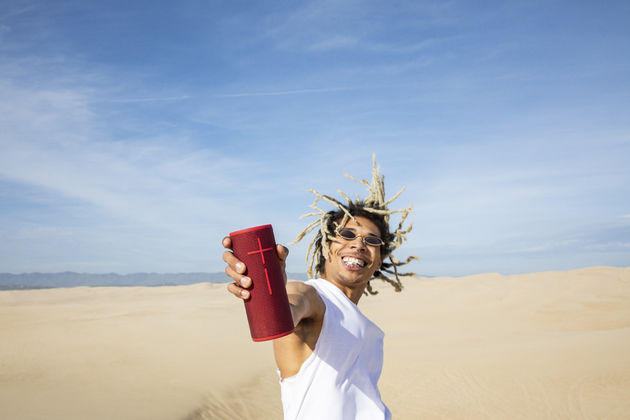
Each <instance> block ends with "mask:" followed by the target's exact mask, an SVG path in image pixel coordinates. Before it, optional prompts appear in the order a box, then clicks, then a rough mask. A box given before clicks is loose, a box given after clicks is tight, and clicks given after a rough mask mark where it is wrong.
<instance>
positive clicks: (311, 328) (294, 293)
mask: <svg viewBox="0 0 630 420" xmlns="http://www.w3.org/2000/svg"><path fill="white" fill-rule="evenodd" d="M222 243H223V247H224V248H226V249H228V251H225V252H224V253H223V261H225V262H226V263H227V267H226V268H225V273H226V274H227V275H228V276H229V277H231V278H232V279H233V280H234V283H230V284H228V286H227V289H228V291H229V292H230V293H232V294H233V295H234V296H236V297H237V298H239V299H242V300H247V299H249V297H250V292H249V290H248V289H249V288H250V287H251V286H252V280H251V279H250V278H249V277H247V276H246V275H245V274H244V273H246V272H247V267H245V264H243V262H242V261H240V260H239V259H238V258H236V256H234V254H233V253H232V251H231V249H232V241H231V240H230V238H229V237H225V238H223V242H222ZM276 251H277V253H278V258H279V259H280V265H281V267H282V273H283V277H284V282H285V284H286V288H287V296H288V298H289V305H290V307H291V315H292V316H293V324H294V325H295V332H294V333H292V334H289V335H287V336H284V337H281V338H278V339H276V340H274V343H273V344H274V346H273V347H274V356H275V358H276V364H277V365H278V369H280V374H281V375H282V377H283V378H286V377H288V376H293V375H295V374H296V373H297V372H298V371H299V369H300V366H302V363H303V362H304V361H305V360H306V359H307V358H308V356H310V355H311V353H312V352H313V349H314V348H315V344H317V339H318V338H319V333H320V331H321V327H322V323H323V319H324V312H325V310H326V306H325V304H324V302H323V301H322V299H321V297H320V296H319V294H318V293H317V291H316V290H315V289H314V288H313V287H312V286H309V285H307V284H304V283H302V282H293V281H292V282H289V283H287V277H286V273H285V266H286V259H287V256H288V255H289V250H288V249H287V248H285V247H284V246H282V245H277V249H276Z"/></svg>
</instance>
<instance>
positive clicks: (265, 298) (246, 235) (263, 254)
mask: <svg viewBox="0 0 630 420" xmlns="http://www.w3.org/2000/svg"><path fill="white" fill-rule="evenodd" d="M230 239H232V251H233V252H234V255H235V256H236V258H238V259H239V260H241V261H242V262H243V263H244V264H245V266H246V267H247V272H246V273H245V274H246V275H247V276H248V277H249V278H251V279H252V286H251V287H250V289H249V291H250V298H249V299H247V300H246V301H245V312H247V321H248V322H249V331H250V333H251V335H252V339H253V340H254V341H266V340H273V339H274V338H279V337H282V336H285V335H287V334H291V333H292V332H293V331H294V326H293V317H292V316H291V309H290V307H289V299H288V298H287V289H286V287H285V284H284V280H283V278H282V267H281V266H280V260H279V259H278V254H277V252H276V240H275V237H274V235H273V229H272V227H271V225H263V226H257V227H253V228H249V229H243V230H238V231H236V232H232V233H230Z"/></svg>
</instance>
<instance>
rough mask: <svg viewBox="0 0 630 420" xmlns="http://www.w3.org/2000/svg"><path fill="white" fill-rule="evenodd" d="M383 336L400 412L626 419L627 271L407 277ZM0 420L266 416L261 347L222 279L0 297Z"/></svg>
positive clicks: (265, 363) (275, 397) (387, 388)
mask: <svg viewBox="0 0 630 420" xmlns="http://www.w3.org/2000/svg"><path fill="white" fill-rule="evenodd" d="M360 307H361V308H362V310H363V311H364V312H365V313H366V314H368V316H370V317H371V318H372V319H373V320H375V322H377V323H378V324H379V325H380V326H381V327H382V328H383V329H384V330H385V331H386V341H385V366H384V370H383V376H382V378H381V382H380V385H381V392H382V395H383V399H384V401H385V402H386V403H387V404H388V406H389V407H390V409H391V410H392V412H393V414H394V418H395V419H416V418H422V419H628V418H630V414H629V413H630V398H629V397H628V396H630V268H610V267H594V268H588V269H581V270H575V271H569V272H544V273H535V274H525V275H515V276H501V275H498V274H485V275H478V276H469V277H459V278H447V277H442V278H431V279H429V278H418V279H412V280H408V281H407V282H406V289H405V291H404V292H403V293H400V294H397V293H394V292H392V291H390V290H388V289H387V288H381V293H380V294H379V295H377V296H374V297H367V298H364V300H362V302H361V303H360ZM0 417H1V418H3V419H4V418H6V419H42V418H46V419H111V418H120V419H152V420H155V419H158V420H159V419H188V420H194V419H235V418H238V419H249V418H251V419H275V418H281V417H282V410H281V406H280V402H279V389H278V384H277V376H276V372H275V367H274V364H273V357H272V353H271V345H270V343H253V342H252V341H251V340H250V339H249V333H248V329H247V322H246V320H245V316H244V310H243V307H242V304H240V303H239V302H235V301H234V299H233V298H231V297H230V296H229V295H228V294H227V293H226V292H225V288H224V286H223V285H210V284H199V285H193V286H180V287H160V288H74V289H52V290H31V291H2V292H0Z"/></svg>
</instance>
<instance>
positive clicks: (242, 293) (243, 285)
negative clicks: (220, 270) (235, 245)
mask: <svg viewBox="0 0 630 420" xmlns="http://www.w3.org/2000/svg"><path fill="white" fill-rule="evenodd" d="M221 244H222V245H223V247H224V248H227V249H230V250H231V249H232V240H231V239H230V237H229V236H226V237H225V238H223V241H221ZM223 261H225V262H226V263H227V267H225V274H227V275H228V276H229V277H231V278H232V280H234V283H230V284H228V286H227V289H228V291H229V292H230V293H232V294H233V295H234V296H236V297H238V298H240V299H243V300H247V299H249V297H250V293H249V290H247V289H248V288H249V287H251V286H252V279H250V278H249V277H247V276H245V272H246V271H247V267H245V264H243V263H242V262H241V261H240V260H239V259H238V258H236V257H235V256H234V254H233V253H232V252H231V251H225V252H224V253H223Z"/></svg>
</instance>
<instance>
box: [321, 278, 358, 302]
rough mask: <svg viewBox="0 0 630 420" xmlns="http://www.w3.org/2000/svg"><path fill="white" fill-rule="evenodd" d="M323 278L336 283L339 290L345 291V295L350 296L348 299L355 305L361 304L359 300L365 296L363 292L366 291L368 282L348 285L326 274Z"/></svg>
mask: <svg viewBox="0 0 630 420" xmlns="http://www.w3.org/2000/svg"><path fill="white" fill-rule="evenodd" d="M322 279H324V280H326V281H328V282H330V283H332V284H334V285H335V286H336V287H337V288H338V289H339V290H341V291H342V292H343V294H344V295H346V296H347V297H348V299H350V300H351V301H352V302H353V303H354V304H355V305H358V304H359V300H360V299H361V296H363V293H364V292H365V288H366V287H367V284H363V285H360V286H353V287H350V286H347V285H344V284H341V283H339V282H337V281H335V280H334V279H331V278H328V277H326V274H322Z"/></svg>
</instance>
